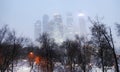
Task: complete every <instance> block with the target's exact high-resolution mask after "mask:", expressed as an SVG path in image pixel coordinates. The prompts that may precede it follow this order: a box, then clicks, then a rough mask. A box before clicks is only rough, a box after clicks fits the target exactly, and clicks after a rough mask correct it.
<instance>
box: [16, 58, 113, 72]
mask: <svg viewBox="0 0 120 72" xmlns="http://www.w3.org/2000/svg"><path fill="white" fill-rule="evenodd" d="M36 68H37V67H36V66H35V65H34V67H33V70H32V72H38V71H37V69H36ZM30 69H31V67H30V66H29V64H28V62H27V60H22V61H19V62H18V64H17V66H16V67H15V68H14V72H30ZM76 69H77V70H76V71H75V72H81V71H80V70H81V69H79V68H77V67H76ZM107 69H108V70H107V72H114V68H113V67H111V68H107ZM39 72H41V71H39ZM53 72H69V71H67V67H66V68H65V67H64V66H63V65H61V64H60V63H56V64H55V67H54V71H53ZM89 72H102V69H101V68H98V67H96V66H92V69H91V70H90V71H89Z"/></svg>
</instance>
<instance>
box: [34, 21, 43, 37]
mask: <svg viewBox="0 0 120 72" xmlns="http://www.w3.org/2000/svg"><path fill="white" fill-rule="evenodd" d="M34 27H35V28H34V29H35V30H34V31H35V32H34V33H35V39H37V38H39V36H40V35H41V34H42V25H41V21H40V20H38V21H36V23H35V25H34Z"/></svg>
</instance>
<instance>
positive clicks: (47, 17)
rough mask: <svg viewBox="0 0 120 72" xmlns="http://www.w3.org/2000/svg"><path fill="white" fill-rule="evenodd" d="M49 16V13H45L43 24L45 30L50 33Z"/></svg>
mask: <svg viewBox="0 0 120 72" xmlns="http://www.w3.org/2000/svg"><path fill="white" fill-rule="evenodd" d="M48 23H49V16H48V15H46V14H45V15H43V20H42V26H43V32H44V33H48V32H49V25H48Z"/></svg>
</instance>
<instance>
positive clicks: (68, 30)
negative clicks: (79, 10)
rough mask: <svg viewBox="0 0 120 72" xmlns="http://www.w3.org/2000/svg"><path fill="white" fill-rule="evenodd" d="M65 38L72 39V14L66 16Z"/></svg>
mask: <svg viewBox="0 0 120 72" xmlns="http://www.w3.org/2000/svg"><path fill="white" fill-rule="evenodd" d="M65 29H66V30H65V36H66V38H67V39H73V37H74V28H73V16H72V13H68V14H67V18H66V28H65Z"/></svg>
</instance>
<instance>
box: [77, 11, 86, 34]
mask: <svg viewBox="0 0 120 72" xmlns="http://www.w3.org/2000/svg"><path fill="white" fill-rule="evenodd" d="M78 17H79V19H78V24H79V30H80V31H79V35H80V36H85V35H86V26H85V15H84V13H79V14H78Z"/></svg>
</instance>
